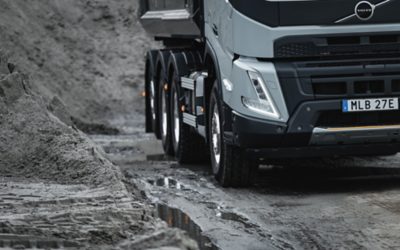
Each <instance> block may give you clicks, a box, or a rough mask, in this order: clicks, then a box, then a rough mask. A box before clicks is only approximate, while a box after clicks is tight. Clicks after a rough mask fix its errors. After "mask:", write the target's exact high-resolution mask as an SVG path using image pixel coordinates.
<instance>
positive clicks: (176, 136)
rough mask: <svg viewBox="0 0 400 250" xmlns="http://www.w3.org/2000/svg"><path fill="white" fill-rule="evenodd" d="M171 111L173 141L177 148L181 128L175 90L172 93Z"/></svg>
mask: <svg viewBox="0 0 400 250" xmlns="http://www.w3.org/2000/svg"><path fill="white" fill-rule="evenodd" d="M172 105H173V106H174V107H173V110H174V139H175V146H178V144H179V138H180V134H181V128H180V126H179V100H178V94H177V92H176V90H175V91H174V94H173V104H172Z"/></svg>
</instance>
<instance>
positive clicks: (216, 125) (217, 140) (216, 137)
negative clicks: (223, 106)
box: [211, 105, 221, 174]
mask: <svg viewBox="0 0 400 250" xmlns="http://www.w3.org/2000/svg"><path fill="white" fill-rule="evenodd" d="M211 140H212V153H213V158H214V163H215V164H214V166H213V170H214V174H217V173H218V172H219V168H220V164H221V126H220V119H219V111H218V107H217V105H215V106H214V110H213V115H212V120H211Z"/></svg>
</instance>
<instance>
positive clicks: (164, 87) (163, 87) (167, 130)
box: [158, 77, 174, 156]
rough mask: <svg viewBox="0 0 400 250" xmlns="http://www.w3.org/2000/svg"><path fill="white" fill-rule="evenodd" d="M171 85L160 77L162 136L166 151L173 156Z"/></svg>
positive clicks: (160, 124)
mask: <svg viewBox="0 0 400 250" xmlns="http://www.w3.org/2000/svg"><path fill="white" fill-rule="evenodd" d="M168 91H169V86H168V84H167V83H166V81H165V80H164V79H163V78H162V77H160V80H159V92H158V93H159V95H160V101H159V111H160V115H159V127H160V136H161V141H162V145H163V148H164V151H165V153H166V154H167V155H170V156H172V155H173V153H174V151H173V148H172V140H171V125H170V124H171V122H170V120H171V115H170V112H169V93H168Z"/></svg>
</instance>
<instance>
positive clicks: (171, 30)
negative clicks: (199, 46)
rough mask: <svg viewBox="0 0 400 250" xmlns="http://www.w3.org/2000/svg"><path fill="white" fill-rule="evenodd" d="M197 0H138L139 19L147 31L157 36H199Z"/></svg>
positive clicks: (198, 6)
mask: <svg viewBox="0 0 400 250" xmlns="http://www.w3.org/2000/svg"><path fill="white" fill-rule="evenodd" d="M198 2H199V1H197V0H140V4H141V6H140V20H141V22H142V24H143V27H144V28H145V30H146V31H147V32H149V33H150V34H152V35H153V36H155V37H159V38H197V37H200V36H201V34H202V32H201V26H202V25H201V23H200V22H199V21H198V19H199V18H200V15H201V14H200V11H199V10H200V5H199V4H198Z"/></svg>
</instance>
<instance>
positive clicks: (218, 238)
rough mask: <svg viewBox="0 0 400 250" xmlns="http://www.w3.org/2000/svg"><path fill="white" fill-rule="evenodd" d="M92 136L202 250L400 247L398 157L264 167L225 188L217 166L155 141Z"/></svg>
mask: <svg viewBox="0 0 400 250" xmlns="http://www.w3.org/2000/svg"><path fill="white" fill-rule="evenodd" d="M92 139H93V140H94V141H95V142H97V143H98V144H99V145H102V146H103V147H104V148H105V149H106V150H107V152H108V154H107V155H108V158H109V159H111V160H112V161H113V162H114V163H115V164H117V165H119V166H121V169H122V171H123V173H124V174H125V176H126V177H127V178H128V179H130V180H131V181H132V183H134V184H135V186H137V187H139V188H140V190H142V191H143V193H142V195H143V197H146V198H147V199H149V200H151V201H152V202H153V203H154V204H158V212H159V215H160V217H161V218H163V219H165V220H166V221H167V222H168V224H169V225H171V226H173V227H177V228H182V229H184V230H187V231H188V232H189V233H190V235H191V236H192V237H193V238H194V239H196V240H197V241H198V242H199V244H200V246H201V249H227V250H228V249H229V250H230V249H237V250H241V249H251V250H256V249H260V250H261V249H398V248H400V238H399V237H398V233H399V232H400V226H399V225H400V216H399V214H400V192H399V191H400V168H399V167H398V166H399V163H400V157H399V156H392V157H382V158H376V157H375V158H362V159H360V158H347V159H341V160H337V159H335V160H332V159H325V160H318V161H308V162H303V163H302V164H301V166H300V165H299V164H297V165H294V164H293V163H292V164H286V165H285V166H262V168H261V169H260V172H259V175H258V178H257V180H256V183H255V186H254V187H252V188H248V189H224V188H221V187H220V186H219V185H218V184H217V183H216V182H215V180H214V178H213V177H212V174H211V172H210V166H208V165H198V166H180V165H178V164H177V163H176V162H174V161H173V160H172V159H166V158H165V157H164V156H163V154H162V150H161V148H160V146H159V143H158V142H157V141H155V140H154V139H153V137H152V136H143V135H142V134H127V135H120V136H100V135H97V136H93V137H92Z"/></svg>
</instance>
